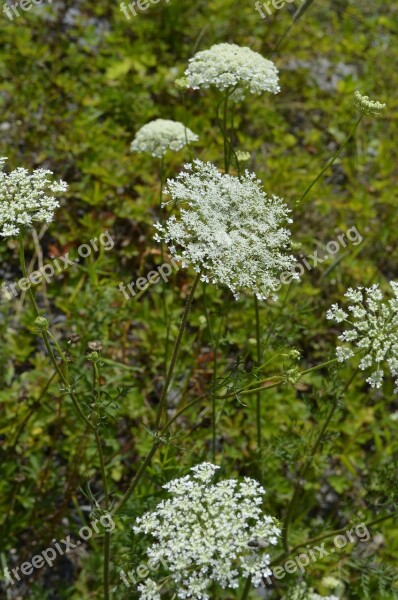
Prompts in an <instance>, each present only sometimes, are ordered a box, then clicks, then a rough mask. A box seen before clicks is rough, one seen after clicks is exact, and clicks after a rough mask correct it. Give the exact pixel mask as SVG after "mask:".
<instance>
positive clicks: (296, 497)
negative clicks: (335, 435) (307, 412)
mask: <svg viewBox="0 0 398 600" xmlns="http://www.w3.org/2000/svg"><path fill="white" fill-rule="evenodd" d="M358 371H359V367H357V368H356V369H355V371H354V372H353V374H352V375H351V377H350V379H349V380H348V381H347V382H346V384H345V386H344V389H343V391H342V393H343V395H344V394H345V393H346V392H347V390H348V388H349V387H350V385H351V383H352V382H353V381H354V379H355V377H356V376H357V374H358ZM337 404H338V403H337V398H336V397H334V398H333V402H332V405H331V407H330V410H329V412H328V414H327V416H326V420H325V422H324V424H323V426H322V428H321V430H320V432H319V434H318V437H317V438H316V440H315V444H314V445H313V447H312V450H311V452H310V454H309V457H308V458H307V460H306V462H305V463H304V466H303V468H302V470H301V471H300V474H299V476H298V477H297V481H296V485H295V487H294V491H293V496H292V499H291V501H290V504H289V506H288V509H287V513H286V518H285V521H284V524H283V529H282V543H283V548H284V550H285V552H289V526H290V522H291V519H292V516H293V513H294V510H295V507H296V504H297V502H298V500H299V497H300V494H301V484H300V481H301V480H302V479H304V478H305V476H306V474H307V472H308V469H309V467H310V465H311V462H312V460H313V458H314V456H315V454H316V453H317V451H318V448H319V446H320V444H321V442H322V440H323V437H324V435H325V433H326V430H327V428H328V427H329V424H330V421H331V420H332V418H333V415H334V413H335V411H336V408H337Z"/></svg>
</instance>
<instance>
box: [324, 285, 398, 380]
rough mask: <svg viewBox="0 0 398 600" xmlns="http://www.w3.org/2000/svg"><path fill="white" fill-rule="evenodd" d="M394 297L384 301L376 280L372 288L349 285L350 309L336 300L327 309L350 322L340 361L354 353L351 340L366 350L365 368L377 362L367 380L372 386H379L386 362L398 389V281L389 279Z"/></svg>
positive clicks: (343, 337) (332, 316)
mask: <svg viewBox="0 0 398 600" xmlns="http://www.w3.org/2000/svg"><path fill="white" fill-rule="evenodd" d="M390 285H391V288H392V291H393V294H394V297H393V298H391V299H390V300H388V302H383V294H382V292H381V291H380V289H379V286H378V285H377V284H375V285H372V287H370V288H365V289H363V288H362V287H358V288H356V289H352V288H350V289H349V290H348V291H347V293H346V294H345V297H346V298H347V299H348V300H350V301H351V302H352V303H353V304H352V305H351V306H349V307H348V311H349V313H351V314H349V313H347V312H346V311H344V310H343V309H342V308H340V307H339V306H338V305H337V304H334V305H333V306H332V307H331V308H330V310H328V312H327V313H326V318H327V319H332V320H333V321H335V322H336V323H342V322H346V323H348V324H349V325H350V326H351V329H347V330H346V331H344V332H343V333H342V335H340V336H339V339H340V340H342V341H343V342H346V343H347V345H345V346H342V347H338V348H337V350H336V354H337V358H338V360H339V361H340V362H343V361H344V360H347V359H349V358H351V357H352V356H354V352H353V350H352V347H351V346H352V344H353V345H354V346H356V348H359V349H361V350H365V351H366V354H365V355H364V356H363V358H362V359H361V362H360V363H359V368H360V369H362V370H365V369H368V368H370V367H372V366H373V365H376V371H374V372H373V373H372V374H371V376H370V377H369V378H368V379H367V380H366V381H367V382H368V383H369V384H370V385H371V386H372V387H375V388H380V387H381V385H382V382H383V375H384V373H383V371H382V369H381V368H380V364H381V363H382V362H384V361H386V362H387V364H388V366H389V369H390V372H391V375H392V376H393V377H395V385H396V388H395V392H398V282H394V281H391V282H390Z"/></svg>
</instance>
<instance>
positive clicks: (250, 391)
mask: <svg viewBox="0 0 398 600" xmlns="http://www.w3.org/2000/svg"><path fill="white" fill-rule="evenodd" d="M335 362H337V358H332V359H331V360H327V361H326V362H324V363H321V364H319V365H315V366H314V367H311V368H310V369H306V370H305V371H302V372H301V373H300V379H301V377H303V376H304V375H308V373H312V372H314V371H319V369H323V368H325V367H328V366H329V365H332V364H334V363H335ZM275 377H278V376H277V375H276V376H274V377H267V378H266V379H262V380H260V381H253V382H251V383H249V384H248V385H247V386H245V387H244V388H242V389H241V390H238V391H235V392H232V393H231V394H225V395H224V396H217V398H219V399H226V398H235V397H236V396H238V395H239V396H247V395H250V394H254V393H257V392H258V391H259V390H260V391H265V390H269V389H271V388H274V387H277V386H278V385H280V384H281V383H284V382H285V381H286V379H285V378H284V377H280V379H279V381H276V382H275V383H272V384H271V385H267V386H266V387H263V386H260V387H256V388H251V389H248V388H250V386H252V385H255V384H256V385H259V384H263V383H268V382H269V381H270V380H271V379H274V378H275Z"/></svg>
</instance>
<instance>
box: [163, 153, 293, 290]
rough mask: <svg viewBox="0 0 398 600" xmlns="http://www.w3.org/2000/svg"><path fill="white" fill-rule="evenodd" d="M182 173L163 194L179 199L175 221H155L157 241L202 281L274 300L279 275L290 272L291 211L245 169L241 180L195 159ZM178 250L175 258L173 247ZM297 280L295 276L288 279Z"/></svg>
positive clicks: (291, 257)
mask: <svg viewBox="0 0 398 600" xmlns="http://www.w3.org/2000/svg"><path fill="white" fill-rule="evenodd" d="M185 169H186V171H184V172H182V173H180V174H179V175H178V176H177V178H176V179H169V180H168V182H167V188H168V190H166V191H167V192H168V193H169V194H170V195H171V196H172V198H173V200H175V201H181V202H182V205H181V210H180V217H179V218H178V219H177V217H176V216H174V215H173V216H171V217H170V218H169V219H168V220H167V221H166V223H165V224H164V225H161V224H160V223H157V224H156V225H155V227H156V228H157V229H158V230H159V233H158V234H156V235H155V239H156V240H157V241H161V240H162V239H163V240H165V242H166V243H167V244H168V246H169V250H170V252H171V254H172V255H173V256H175V258H176V259H177V260H180V261H182V263H183V264H184V265H186V264H187V263H189V264H192V265H193V267H194V268H195V269H196V271H198V272H199V271H202V280H203V281H211V283H213V284H215V285H219V284H220V285H226V286H228V287H229V288H230V289H231V290H232V292H233V293H234V294H235V297H238V294H239V292H240V291H243V292H251V293H255V294H256V295H257V297H258V298H259V299H264V298H267V297H268V296H275V291H277V290H278V289H279V286H280V281H279V279H278V278H277V275H278V274H280V273H281V272H282V271H288V272H289V273H290V272H292V269H293V266H294V264H295V259H294V257H293V256H290V255H288V254H286V252H285V250H286V248H288V247H289V238H290V231H289V230H288V229H286V228H283V227H282V224H284V223H291V222H292V220H291V219H289V218H288V214H289V212H290V210H289V209H288V208H287V206H286V205H285V204H284V203H283V201H282V200H281V199H280V198H278V197H277V196H272V197H268V196H267V195H266V193H265V192H264V191H263V189H262V188H261V182H260V181H259V180H258V179H256V176H255V175H254V174H252V173H249V172H248V171H246V172H245V175H244V176H243V177H241V178H240V179H239V178H238V177H234V176H231V175H225V174H222V173H220V172H219V171H218V169H217V167H216V166H214V165H213V164H212V163H203V162H201V161H200V160H198V159H196V160H195V161H194V162H193V164H189V165H185ZM175 244H176V245H177V246H179V247H180V248H182V252H181V254H178V252H177V249H176V246H175ZM292 276H293V277H294V278H296V279H298V278H299V276H298V275H297V274H295V273H293V275H292Z"/></svg>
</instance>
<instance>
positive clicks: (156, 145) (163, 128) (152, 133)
mask: <svg viewBox="0 0 398 600" xmlns="http://www.w3.org/2000/svg"><path fill="white" fill-rule="evenodd" d="M198 139H199V138H198V136H197V135H196V134H195V133H193V132H192V131H191V130H190V129H188V127H185V125H183V124H182V123H179V122H178V121H170V120H169V119H156V120H155V121H151V122H150V123H147V124H146V125H144V126H143V127H141V129H139V130H138V131H137V133H136V136H135V138H134V140H133V142H132V144H131V151H132V152H146V153H148V154H151V156H155V157H157V158H162V156H164V154H165V153H166V152H167V150H173V151H174V152H177V150H181V148H183V147H184V146H186V145H187V144H189V143H190V142H196V141H197V140H198Z"/></svg>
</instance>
